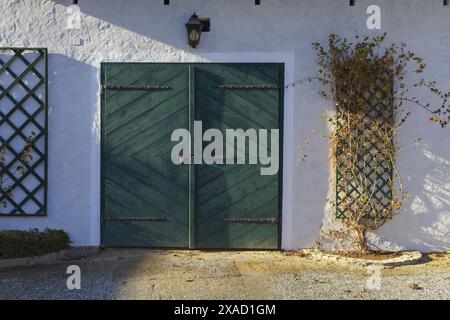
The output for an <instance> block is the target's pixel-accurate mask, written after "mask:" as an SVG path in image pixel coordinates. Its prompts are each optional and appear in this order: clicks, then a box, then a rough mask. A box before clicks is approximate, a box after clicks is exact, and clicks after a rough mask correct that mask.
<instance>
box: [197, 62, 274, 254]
mask: <svg viewBox="0 0 450 320" xmlns="http://www.w3.org/2000/svg"><path fill="white" fill-rule="evenodd" d="M195 69H196V73H195V76H196V77H195V84H196V86H195V99H196V106H195V111H196V120H201V121H202V122H203V130H207V129H208V128H217V129H220V130H221V131H222V132H223V133H225V130H226V129H227V128H229V129H237V128H241V129H244V130H246V129H249V128H255V129H278V128H279V123H280V118H279V116H280V105H281V103H282V102H281V99H282V92H281V89H280V90H224V89H220V88H218V86H219V85H249V84H250V85H258V84H259V85H262V84H264V85H267V84H269V85H279V84H280V79H281V78H282V77H281V76H280V72H281V69H280V66H279V65H277V64H223V65H222V64H215V65H197V66H196V67H195ZM263 145H264V146H265V144H263ZM280 146H281V144H280ZM235 151H236V150H235ZM246 153H247V155H248V146H247V150H246ZM195 172H196V175H195V179H196V185H195V203H196V210H195V214H196V219H195V230H196V247H198V248H239V249H246V248H249V249H250V248H251V249H256V248H259V249H277V248H279V223H278V222H275V223H261V222H260V223H258V222H255V221H258V220H251V221H253V222H245V223H244V222H230V221H229V219H230V218H231V219H232V218H249V219H270V218H275V219H276V221H278V220H279V216H280V206H279V204H280V187H279V185H280V183H279V182H280V181H279V177H280V176H279V175H275V176H261V175H260V165H249V164H245V165H237V164H236V165H218V164H215V165H197V168H196V171H195ZM265 222H267V221H265Z"/></svg>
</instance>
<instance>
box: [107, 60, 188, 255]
mask: <svg viewBox="0 0 450 320" xmlns="http://www.w3.org/2000/svg"><path fill="white" fill-rule="evenodd" d="M102 88H103V91H102V95H103V97H102V144H103V145H102V149H103V152H102V175H103V177H102V192H103V197H102V199H103V203H102V206H103V208H102V212H103V214H102V223H103V224H102V244H103V245H106V246H147V247H174V248H176V247H178V248H184V247H188V245H189V166H183V165H181V166H180V165H175V164H173V163H172V160H171V148H172V144H171V143H170V136H171V134H172V132H173V131H174V130H175V129H179V128H185V129H189V121H190V120H189V67H188V66H186V65H173V64H172V65H170V64H167V65H166V64H129V63H127V64H120V63H111V64H109V63H106V64H102Z"/></svg>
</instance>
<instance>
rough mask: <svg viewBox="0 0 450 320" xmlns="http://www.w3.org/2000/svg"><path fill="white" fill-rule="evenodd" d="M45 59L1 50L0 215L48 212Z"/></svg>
mask: <svg viewBox="0 0 450 320" xmlns="http://www.w3.org/2000/svg"><path fill="white" fill-rule="evenodd" d="M47 56H48V55H47V50H46V49H44V48H0V143H1V145H0V151H1V159H0V182H1V188H0V215H1V216H45V215H46V213H47V201H46V200H47V92H48V88H47V78H48V76H47V74H48V71H47ZM25 150H29V153H28V154H29V155H31V157H26V156H25V154H26V152H25Z"/></svg>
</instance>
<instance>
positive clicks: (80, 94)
mask: <svg viewBox="0 0 450 320" xmlns="http://www.w3.org/2000/svg"><path fill="white" fill-rule="evenodd" d="M48 69H49V77H48V81H49V97H48V106H49V110H48V155H49V156H48V197H47V201H48V210H47V211H48V212H47V218H36V219H30V218H19V217H17V218H14V219H2V221H1V226H0V229H22V230H23V229H29V228H38V229H41V230H42V229H45V228H47V227H51V228H62V229H64V230H65V231H67V232H68V233H69V234H70V238H71V241H72V242H73V243H74V244H77V245H88V244H89V241H90V234H89V231H90V228H89V226H90V221H91V217H90V212H91V211H90V192H89V191H88V192H86V190H90V184H91V182H90V166H91V158H90V155H91V119H92V112H94V111H93V110H94V109H95V104H93V103H92V96H93V95H94V96H95V95H96V92H92V91H93V90H95V89H96V86H93V85H92V81H93V80H92V74H93V73H95V72H98V70H97V69H96V68H94V67H92V66H90V65H88V64H85V63H82V62H80V61H78V60H76V59H72V58H70V57H67V56H65V55H61V54H49V58H48ZM54 195H56V196H54ZM25 219H26V220H25Z"/></svg>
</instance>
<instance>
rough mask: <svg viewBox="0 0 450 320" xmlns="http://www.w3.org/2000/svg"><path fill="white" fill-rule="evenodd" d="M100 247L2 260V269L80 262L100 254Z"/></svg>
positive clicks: (0, 264) (0, 267)
mask: <svg viewBox="0 0 450 320" xmlns="http://www.w3.org/2000/svg"><path fill="white" fill-rule="evenodd" d="M99 250H100V248H99V247H72V248H69V249H65V250H61V251H58V252H52V253H48V254H45V255H42V256H38V257H25V258H14V259H0V269H6V268H13V267H27V266H39V265H49V264H56V263H59V262H63V261H69V260H78V259H82V258H85V257H89V256H92V255H94V254H96V253H98V252H99Z"/></svg>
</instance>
